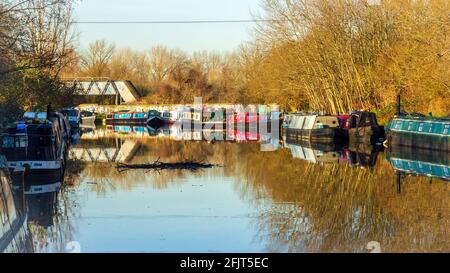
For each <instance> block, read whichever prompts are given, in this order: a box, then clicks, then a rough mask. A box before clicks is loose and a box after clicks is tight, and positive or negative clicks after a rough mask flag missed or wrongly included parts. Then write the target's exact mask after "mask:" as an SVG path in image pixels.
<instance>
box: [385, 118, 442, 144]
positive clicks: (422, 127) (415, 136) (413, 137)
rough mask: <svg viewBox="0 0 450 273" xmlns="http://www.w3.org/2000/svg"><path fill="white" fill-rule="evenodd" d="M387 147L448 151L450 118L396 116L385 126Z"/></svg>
mask: <svg viewBox="0 0 450 273" xmlns="http://www.w3.org/2000/svg"><path fill="white" fill-rule="evenodd" d="M386 130H387V143H386V144H387V145H389V147H390V148H391V147H392V148H393V147H396V146H405V147H415V148H421V149H430V150H443V151H447V152H449V151H450V118H433V117H425V116H418V115H398V116H397V115H396V116H395V117H394V118H393V119H392V120H391V121H390V122H389V124H388V125H387V127H386Z"/></svg>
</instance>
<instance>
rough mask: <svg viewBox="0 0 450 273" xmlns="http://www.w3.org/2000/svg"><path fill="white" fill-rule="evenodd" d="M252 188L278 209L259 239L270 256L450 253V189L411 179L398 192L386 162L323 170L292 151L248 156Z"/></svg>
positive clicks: (265, 219)
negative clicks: (374, 247) (370, 248)
mask: <svg viewBox="0 0 450 273" xmlns="http://www.w3.org/2000/svg"><path fill="white" fill-rule="evenodd" d="M243 162H247V163H249V164H246V167H245V169H246V176H247V177H248V178H249V179H248V183H249V184H251V185H252V187H253V188H255V189H261V188H263V189H264V191H265V192H266V194H267V195H268V197H270V198H271V199H272V200H273V201H274V204H273V205H272V206H270V208H268V209H265V210H264V211H263V212H262V213H261V215H260V217H259V219H258V223H257V225H259V231H260V233H259V236H261V239H262V240H267V238H269V241H270V243H269V244H268V250H270V251H292V252H296V251H314V252H315V251H321V252H330V251H338V252H341V251H342V252H345V251H367V250H365V246H366V244H367V243H368V242H370V241H374V240H375V241H379V242H380V243H381V246H382V247H383V248H384V250H385V251H411V252H415V251H448V250H449V248H448V244H445V243H444V242H447V241H448V237H447V236H448V215H449V213H448V212H449V203H448V201H449V199H448V184H446V183H443V182H435V183H433V184H432V185H429V184H428V180H427V179H426V178H419V177H411V178H409V179H407V181H406V183H405V186H404V191H403V192H402V193H401V194H400V195H399V194H396V190H395V184H394V181H395V174H394V172H393V171H392V169H391V167H390V166H389V164H388V163H387V162H386V161H385V160H384V159H382V158H379V159H378V162H377V164H378V167H377V168H374V169H370V170H367V169H358V168H350V167H349V166H348V164H346V163H339V164H329V165H326V164H325V165H315V164H310V163H308V162H305V161H301V160H297V159H292V158H291V157H289V156H287V155H286V153H285V151H277V152H275V153H270V154H262V153H259V152H258V151H253V152H250V153H248V154H247V156H246V159H244V161H243Z"/></svg>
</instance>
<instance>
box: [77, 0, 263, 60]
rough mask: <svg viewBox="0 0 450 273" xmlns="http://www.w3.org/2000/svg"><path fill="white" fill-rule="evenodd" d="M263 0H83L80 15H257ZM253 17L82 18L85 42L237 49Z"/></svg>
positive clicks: (80, 29) (248, 34) (81, 36)
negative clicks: (210, 21) (175, 22)
mask: <svg viewBox="0 0 450 273" xmlns="http://www.w3.org/2000/svg"><path fill="white" fill-rule="evenodd" d="M259 3H260V0H82V1H81V2H80V3H79V4H78V5H77V7H76V14H75V19H76V20H77V21H127V20H132V21H170V20H242V19H252V15H251V14H255V13H257V12H258V11H259V9H260V5H259ZM253 26H254V24H253V23H231V24H186V25H181V24H170V25H160V24H156V25H155V24H122V25H118V24H112V25H103V24H100V25H97V24H95V25H91V24H78V25H76V30H77V31H78V32H79V46H80V47H81V48H85V47H86V46H87V45H88V44H89V43H90V42H93V41H95V40H96V39H105V40H107V41H111V42H114V43H115V44H116V45H117V46H118V47H130V48H133V49H139V50H142V49H148V48H150V47H152V46H155V45H165V46H168V47H170V48H180V49H182V50H186V51H188V52H192V51H196V50H217V51H231V50H233V49H235V48H237V47H238V46H239V44H241V43H242V42H243V41H246V40H250V39H251V30H252V27H253Z"/></svg>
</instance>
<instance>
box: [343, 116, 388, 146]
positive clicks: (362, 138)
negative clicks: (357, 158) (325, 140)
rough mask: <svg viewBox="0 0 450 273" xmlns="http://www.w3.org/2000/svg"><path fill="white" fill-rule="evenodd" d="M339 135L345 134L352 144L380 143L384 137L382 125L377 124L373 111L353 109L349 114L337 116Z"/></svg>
mask: <svg viewBox="0 0 450 273" xmlns="http://www.w3.org/2000/svg"><path fill="white" fill-rule="evenodd" d="M337 118H338V121H339V131H340V133H341V135H344V136H347V137H348V140H349V142H350V143H352V145H356V144H360V143H366V144H369V145H376V144H382V143H383V141H384V137H385V132H384V127H383V126H380V125H378V121H377V117H376V115H375V113H372V112H367V111H354V112H352V113H351V114H350V115H339V116H337Z"/></svg>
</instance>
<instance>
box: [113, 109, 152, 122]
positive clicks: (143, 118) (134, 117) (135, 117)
mask: <svg viewBox="0 0 450 273" xmlns="http://www.w3.org/2000/svg"><path fill="white" fill-rule="evenodd" d="M147 114H148V113H145V112H131V111H129V110H124V111H119V112H112V113H109V114H107V115H106V123H107V124H146V123H147V120H148V116H147Z"/></svg>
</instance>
